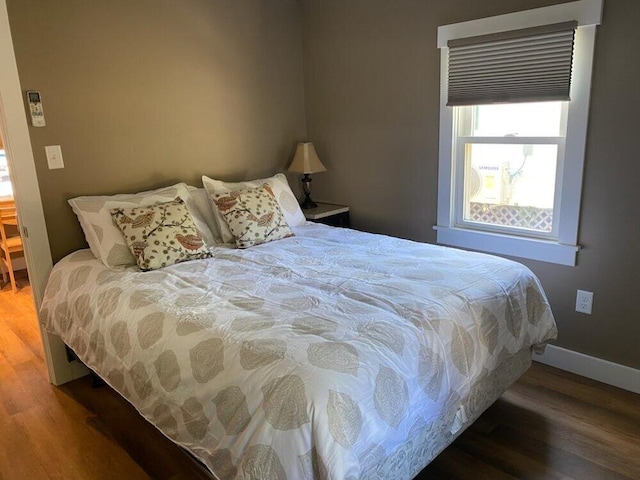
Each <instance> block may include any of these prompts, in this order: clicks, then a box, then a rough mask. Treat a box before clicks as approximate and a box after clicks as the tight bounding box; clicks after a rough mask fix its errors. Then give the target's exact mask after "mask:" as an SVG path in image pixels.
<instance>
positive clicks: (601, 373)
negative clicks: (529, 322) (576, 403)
mask: <svg viewBox="0 0 640 480" xmlns="http://www.w3.org/2000/svg"><path fill="white" fill-rule="evenodd" d="M533 360H535V361H536V362H540V363H544V364H545V365H550V366H552V367H556V368H559V369H561V370H566V371H567V372H571V373H575V374H576V375H581V376H583V377H587V378H590V379H592V380H597V381H598V382H602V383H606V384H607V385H613V386H614V387H618V388H622V389H624V390H628V391H630V392H634V393H640V370H637V369H635V368H631V367H627V366H626V365H620V364H619V363H613V362H609V361H608V360H602V359H601V358H596V357H591V356H589V355H585V354H584V353H580V352H574V351H573V350H567V349H566V348H562V347H557V346H555V345H547V348H546V349H545V352H544V353H543V354H542V355H538V354H534V355H533Z"/></svg>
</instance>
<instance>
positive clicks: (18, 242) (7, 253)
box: [0, 202, 23, 293]
mask: <svg viewBox="0 0 640 480" xmlns="http://www.w3.org/2000/svg"><path fill="white" fill-rule="evenodd" d="M7 226H14V227H16V230H17V227H18V217H17V215H16V207H15V203H13V202H11V203H8V202H2V204H1V205H0V251H2V255H3V257H4V258H0V270H2V281H3V282H6V281H7V273H6V272H5V271H4V270H5V263H6V266H7V270H9V271H8V273H9V279H10V280H11V288H12V289H13V293H17V292H18V288H17V286H16V279H15V276H14V275H13V265H12V263H11V255H12V254H14V253H21V252H22V251H23V248H22V238H21V237H20V232H19V231H18V232H16V233H15V234H11V236H9V235H8V234H7V229H6V227H7Z"/></svg>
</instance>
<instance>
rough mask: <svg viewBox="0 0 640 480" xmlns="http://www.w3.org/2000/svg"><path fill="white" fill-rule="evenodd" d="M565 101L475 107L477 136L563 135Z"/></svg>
mask: <svg viewBox="0 0 640 480" xmlns="http://www.w3.org/2000/svg"><path fill="white" fill-rule="evenodd" d="M563 103H564V102H537V103H510V104H504V105H478V106H475V107H471V108H472V111H473V126H472V133H471V135H472V136H474V137H480V136H484V137H504V136H514V137H552V136H560V135H561V121H562V106H563Z"/></svg>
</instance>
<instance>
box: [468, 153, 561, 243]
mask: <svg viewBox="0 0 640 480" xmlns="http://www.w3.org/2000/svg"><path fill="white" fill-rule="evenodd" d="M557 157H558V146H557V145H502V144H467V145H466V149H465V166H464V194H463V196H464V203H463V209H464V210H463V212H464V215H463V219H464V220H465V221H467V222H476V223H480V224H484V225H497V226H504V227H514V228H522V229H527V230H532V231H535V232H540V233H551V231H552V224H553V202H554V197H555V183H556V165H557Z"/></svg>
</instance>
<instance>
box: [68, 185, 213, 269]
mask: <svg viewBox="0 0 640 480" xmlns="http://www.w3.org/2000/svg"><path fill="white" fill-rule="evenodd" d="M176 197H180V198H181V199H182V200H183V201H184V202H185V204H186V205H187V209H188V210H189V213H190V214H191V216H192V217H193V220H194V223H195V224H196V228H197V229H198V230H199V231H200V233H202V238H203V239H204V241H205V243H206V244H207V245H213V244H214V243H215V241H214V237H213V234H212V233H211V230H210V229H209V227H208V226H207V223H206V222H205V221H204V218H203V216H202V214H201V213H200V211H199V210H198V208H197V207H196V205H195V202H194V200H193V199H192V198H191V195H190V194H189V189H188V187H187V184H185V183H178V184H176V185H172V186H170V187H164V188H159V189H157V190H150V191H146V192H140V193H132V194H119V195H104V196H84V197H75V198H72V199H70V200H68V202H69V205H71V208H72V209H73V213H75V214H76V215H77V216H78V220H79V221H80V226H81V227H82V230H83V231H84V236H85V238H86V239H87V243H88V244H89V248H91V252H92V253H93V255H94V256H95V257H96V258H98V259H100V260H101V261H102V263H104V264H105V266H107V267H108V268H110V269H112V270H119V269H121V268H123V267H124V266H128V265H136V259H135V257H134V256H133V254H132V253H131V251H130V250H129V247H128V246H127V242H126V240H125V238H124V235H123V234H122V232H121V231H120V229H119V228H118V227H117V225H116V224H115V222H114V221H113V218H111V213H110V212H109V211H110V210H111V209H113V208H119V207H120V208H132V207H148V206H151V205H155V204H157V203H165V202H170V201H172V200H175V198H176Z"/></svg>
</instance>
